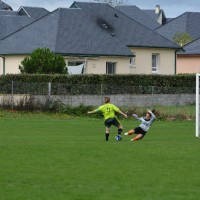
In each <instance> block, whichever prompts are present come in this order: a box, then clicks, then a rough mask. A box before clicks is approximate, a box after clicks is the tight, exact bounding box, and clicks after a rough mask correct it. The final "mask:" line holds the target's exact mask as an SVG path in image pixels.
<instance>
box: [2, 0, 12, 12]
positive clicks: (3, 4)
mask: <svg viewBox="0 0 200 200" xmlns="http://www.w3.org/2000/svg"><path fill="white" fill-rule="evenodd" d="M0 10H12V8H11V7H10V6H9V5H8V4H6V3H5V2H3V1H1V0H0Z"/></svg>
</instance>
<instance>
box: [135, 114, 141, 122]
mask: <svg viewBox="0 0 200 200" xmlns="http://www.w3.org/2000/svg"><path fill="white" fill-rule="evenodd" d="M133 117H135V119H137V120H138V121H142V119H143V118H142V117H138V116H137V115H136V114H133Z"/></svg>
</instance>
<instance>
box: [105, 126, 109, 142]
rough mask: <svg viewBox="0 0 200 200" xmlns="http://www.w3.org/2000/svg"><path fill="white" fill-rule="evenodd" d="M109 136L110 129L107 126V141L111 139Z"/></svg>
mask: <svg viewBox="0 0 200 200" xmlns="http://www.w3.org/2000/svg"><path fill="white" fill-rule="evenodd" d="M109 135H110V127H107V126H106V135H105V136H106V141H108V139H109Z"/></svg>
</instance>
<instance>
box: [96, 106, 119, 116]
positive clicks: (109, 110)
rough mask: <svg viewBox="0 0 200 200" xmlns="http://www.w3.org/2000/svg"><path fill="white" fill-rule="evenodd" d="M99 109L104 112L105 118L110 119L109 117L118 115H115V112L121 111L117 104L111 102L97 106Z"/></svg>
mask: <svg viewBox="0 0 200 200" xmlns="http://www.w3.org/2000/svg"><path fill="white" fill-rule="evenodd" d="M97 111H100V112H102V114H103V116H104V119H105V120H106V119H108V118H113V117H116V116H115V112H118V111H119V108H117V107H116V106H115V105H113V104H110V103H106V104H104V105H102V106H99V107H98V108H97Z"/></svg>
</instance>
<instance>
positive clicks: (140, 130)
mask: <svg viewBox="0 0 200 200" xmlns="http://www.w3.org/2000/svg"><path fill="white" fill-rule="evenodd" d="M154 112H155V110H152V111H151V110H147V113H146V116H145V117H140V118H139V117H138V116H137V115H136V114H133V117H135V118H136V119H137V120H139V121H141V124H140V125H139V127H136V128H134V129H132V130H130V131H128V132H126V133H124V135H132V134H137V136H136V137H134V138H132V139H131V141H136V140H140V139H142V138H143V137H144V136H145V134H146V133H147V131H148V130H149V128H150V126H151V124H152V123H153V121H154V120H155V118H156V116H155V115H154Z"/></svg>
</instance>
